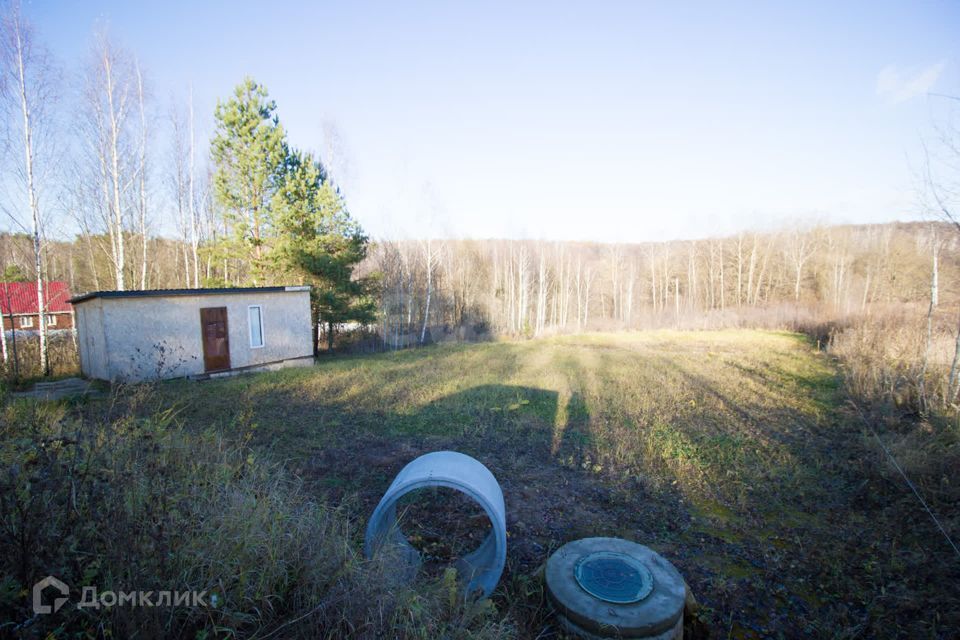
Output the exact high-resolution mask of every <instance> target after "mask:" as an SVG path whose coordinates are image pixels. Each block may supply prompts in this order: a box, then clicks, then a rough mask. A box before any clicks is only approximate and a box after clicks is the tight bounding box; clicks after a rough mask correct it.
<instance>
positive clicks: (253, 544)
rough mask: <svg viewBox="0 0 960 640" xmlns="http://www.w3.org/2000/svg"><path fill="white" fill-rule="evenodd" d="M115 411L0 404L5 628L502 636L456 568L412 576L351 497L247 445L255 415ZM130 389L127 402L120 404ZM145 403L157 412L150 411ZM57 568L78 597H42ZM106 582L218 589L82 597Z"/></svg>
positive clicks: (1, 631) (0, 599)
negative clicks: (217, 417) (203, 427)
mask: <svg viewBox="0 0 960 640" xmlns="http://www.w3.org/2000/svg"><path fill="white" fill-rule="evenodd" d="M144 389H145V388H141V389H139V390H136V391H134V392H133V394H132V395H130V394H128V395H126V397H125V398H124V399H123V400H122V401H121V403H125V404H126V408H125V409H124V410H123V411H115V412H114V413H115V414H117V413H119V415H116V416H115V417H114V418H112V419H109V420H102V421H91V420H90V419H89V418H88V417H85V416H84V414H83V412H82V407H81V408H76V407H69V406H66V405H50V404H36V403H33V402H12V403H11V402H7V403H5V405H4V406H3V408H2V410H0V514H2V519H0V576H2V577H0V620H3V621H4V622H3V623H2V626H0V635H7V634H10V635H20V636H25V637H38V638H39V637H67V636H69V637H78V636H82V637H105V636H111V637H133V636H135V635H138V636H139V637H171V638H174V637H189V638H195V637H196V638H200V637H226V636H235V637H258V638H265V637H310V638H313V637H324V636H326V637H351V636H352V637H411V638H433V637H504V636H508V635H509V634H510V632H511V630H512V627H511V626H510V625H509V624H508V623H507V622H504V621H501V620H498V618H497V616H496V614H495V611H493V610H492V609H491V608H490V605H489V604H487V605H478V604H476V603H470V602H465V601H464V600H463V598H461V597H459V593H460V592H459V588H458V587H457V586H456V584H455V579H453V578H451V577H449V576H447V577H445V578H444V579H442V580H440V581H438V582H436V583H433V584H426V585H418V588H417V589H416V590H414V589H413V588H412V587H411V585H405V584H399V583H397V582H396V581H395V580H392V579H390V575H391V573H390V571H389V567H382V566H378V565H376V564H374V563H368V562H365V561H364V560H363V559H362V558H361V556H360V555H359V551H358V550H359V544H358V540H359V538H358V532H357V530H356V524H357V523H355V522H352V521H351V520H350V519H349V518H348V516H347V515H346V513H345V512H344V511H343V510H342V509H340V508H334V507H332V506H330V505H328V504H325V503H324V502H322V501H319V500H317V499H316V497H315V496H311V495H309V494H307V493H306V492H305V490H304V488H303V486H302V485H301V484H300V482H299V481H298V480H297V479H296V478H295V477H293V476H292V475H291V474H289V473H288V472H287V471H286V470H285V469H284V468H283V467H282V466H281V465H278V464H276V463H273V462H271V461H269V460H265V459H260V458H258V457H257V455H256V454H254V453H253V452H252V451H251V450H250V449H249V448H248V447H247V446H246V443H247V440H248V435H247V434H245V433H244V432H245V431H249V429H250V427H249V426H248V425H243V424H233V425H228V429H227V433H230V434H231V435H230V436H229V437H226V436H225V435H224V432H220V431H216V430H210V431H207V432H204V433H200V434H193V433H189V432H188V431H187V430H185V429H183V428H181V427H180V426H179V424H178V423H179V420H180V418H181V416H178V414H177V411H176V410H175V409H171V408H162V407H154V408H153V410H152V411H148V412H146V414H145V413H144V412H143V411H142V409H143V405H144V403H149V402H151V401H152V399H151V397H150V394H149V392H148V391H145V390H144ZM119 406H120V404H118V405H117V407H119ZM137 415H148V416H149V417H146V418H138V417H136V416H137ZM47 575H54V576H56V577H57V578H59V579H60V580H62V581H64V582H65V583H66V584H68V585H69V586H70V589H71V594H70V596H71V601H70V602H69V603H68V604H67V605H66V606H65V607H63V608H62V609H61V610H60V611H59V612H57V613H55V614H52V615H35V614H34V613H33V612H32V610H31V606H30V605H31V602H30V589H31V586H32V585H33V584H34V583H35V582H37V581H38V580H40V579H42V578H43V577H45V576H47ZM84 587H95V588H96V589H97V591H98V592H101V593H102V592H104V591H115V592H129V591H152V592H153V593H154V595H153V601H154V602H156V601H157V598H158V594H159V592H161V591H166V590H169V591H180V592H186V591H197V592H204V591H205V592H206V598H205V602H206V605H207V606H185V605H183V604H180V605H177V606H153V607H145V606H113V607H109V608H106V607H101V608H99V609H95V608H91V607H84V608H78V607H77V606H76V605H77V603H78V602H80V600H81V597H80V596H81V593H82V590H83V588H84Z"/></svg>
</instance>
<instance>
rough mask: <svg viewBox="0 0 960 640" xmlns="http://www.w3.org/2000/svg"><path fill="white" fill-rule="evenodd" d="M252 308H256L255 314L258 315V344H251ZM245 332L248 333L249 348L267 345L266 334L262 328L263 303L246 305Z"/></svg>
mask: <svg viewBox="0 0 960 640" xmlns="http://www.w3.org/2000/svg"><path fill="white" fill-rule="evenodd" d="M253 308H256V309H257V312H258V314H257V315H258V316H259V317H260V344H253V325H252V324H251V322H250V310H251V309H253ZM247 333H248V334H249V336H248V337H249V339H250V348H251V349H263V348H264V347H265V346H266V345H267V336H266V334H265V333H264V329H263V305H259V304H250V305H247Z"/></svg>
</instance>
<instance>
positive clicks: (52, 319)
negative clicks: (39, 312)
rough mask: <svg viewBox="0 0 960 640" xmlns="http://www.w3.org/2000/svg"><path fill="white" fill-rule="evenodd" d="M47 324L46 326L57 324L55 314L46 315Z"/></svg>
mask: <svg viewBox="0 0 960 640" xmlns="http://www.w3.org/2000/svg"><path fill="white" fill-rule="evenodd" d="M47 326H48V327H55V326H57V316H47Z"/></svg>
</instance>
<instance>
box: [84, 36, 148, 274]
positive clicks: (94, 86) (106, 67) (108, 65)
mask: <svg viewBox="0 0 960 640" xmlns="http://www.w3.org/2000/svg"><path fill="white" fill-rule="evenodd" d="M135 78H136V71H135V67H134V65H133V63H132V62H131V58H130V56H129V54H127V53H126V52H125V51H124V50H123V49H121V48H120V47H118V46H116V45H115V44H114V43H113V42H112V41H111V39H110V37H109V36H108V35H107V34H106V33H105V32H101V33H99V34H98V35H97V36H96V39H95V41H94V45H93V48H92V51H91V55H90V62H89V64H88V68H87V76H86V84H85V87H84V102H85V103H86V104H85V110H86V127H85V129H86V131H85V134H86V136H85V137H86V139H87V144H88V145H89V146H90V147H91V150H92V155H93V156H94V158H95V161H96V166H97V169H98V176H97V179H98V181H99V187H100V196H101V198H102V203H103V204H102V214H103V218H104V219H103V224H104V226H105V227H106V230H107V233H108V235H109V238H110V258H111V262H112V265H113V275H114V286H115V287H116V288H117V290H119V291H123V290H124V289H126V271H127V247H126V238H125V236H126V232H127V229H128V224H127V222H128V218H129V217H130V210H131V206H130V190H131V188H133V186H134V183H135V182H136V176H137V171H136V168H135V166H134V164H135V162H136V159H135V158H136V151H135V149H133V148H132V147H133V146H134V145H135V144H136V143H135V142H134V141H133V140H131V137H132V133H131V122H130V116H131V110H132V109H133V108H134V104H133V103H134V102H135V100H136V95H135V94H136V90H137V87H136V80H135Z"/></svg>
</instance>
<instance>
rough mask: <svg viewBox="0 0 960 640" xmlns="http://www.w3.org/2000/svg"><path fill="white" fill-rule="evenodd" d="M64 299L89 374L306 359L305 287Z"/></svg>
mask: <svg viewBox="0 0 960 640" xmlns="http://www.w3.org/2000/svg"><path fill="white" fill-rule="evenodd" d="M70 302H71V303H72V304H73V306H74V312H75V314H76V323H77V344H78V346H79V350H80V367H81V370H82V371H83V374H84V375H85V376H87V377H89V378H98V379H101V380H110V381H115V380H116V381H128V382H132V381H142V380H150V379H158V378H180V377H185V376H203V375H224V374H227V373H230V372H235V371H243V370H251V369H273V368H280V367H286V366H309V365H311V364H312V363H313V333H312V324H311V321H310V287H306V286H301V287H256V288H226V289H160V290H153V291H96V292H93V293H86V294H84V295H80V296H77V297H75V298H73V299H72V300H70Z"/></svg>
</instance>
